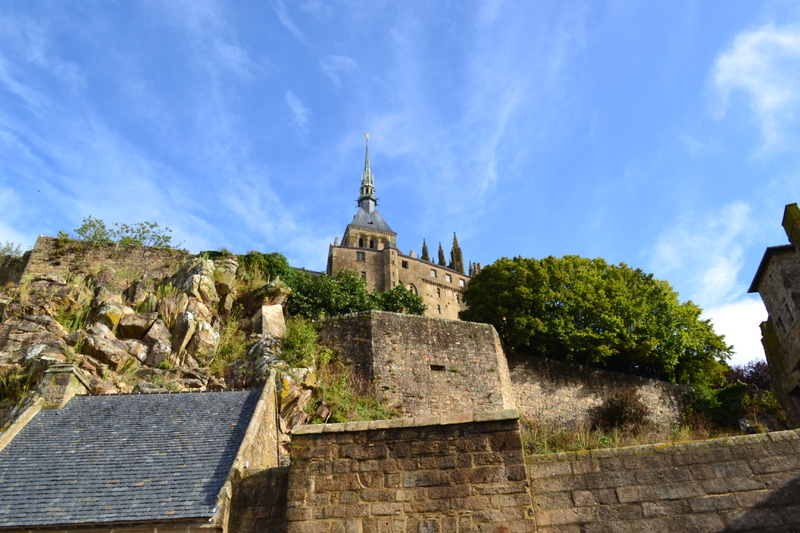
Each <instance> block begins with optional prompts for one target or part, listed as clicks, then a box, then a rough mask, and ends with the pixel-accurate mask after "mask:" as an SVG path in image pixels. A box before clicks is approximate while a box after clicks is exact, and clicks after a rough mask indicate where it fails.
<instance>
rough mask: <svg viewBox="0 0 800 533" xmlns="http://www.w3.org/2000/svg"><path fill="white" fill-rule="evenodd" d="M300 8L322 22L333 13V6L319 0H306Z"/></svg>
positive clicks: (328, 18)
mask: <svg viewBox="0 0 800 533" xmlns="http://www.w3.org/2000/svg"><path fill="white" fill-rule="evenodd" d="M301 8H302V9H303V11H305V12H307V13H311V15H313V16H314V17H315V18H316V19H317V20H319V21H322V22H326V21H328V20H330V19H331V15H332V14H333V8H332V7H331V6H329V5H328V4H326V3H325V2H322V1H321V0H308V2H306V3H305V4H303V5H302V6H301Z"/></svg>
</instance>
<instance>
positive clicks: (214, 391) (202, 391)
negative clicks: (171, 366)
mask: <svg viewBox="0 0 800 533" xmlns="http://www.w3.org/2000/svg"><path fill="white" fill-rule="evenodd" d="M254 390H258V387H250V388H241V389H214V390H181V391H163V392H161V391H154V392H147V391H145V392H142V391H139V392H107V393H86V394H76V395H75V397H88V396H145V395H153V396H157V395H159V394H160V395H166V394H202V393H219V392H242V391H254Z"/></svg>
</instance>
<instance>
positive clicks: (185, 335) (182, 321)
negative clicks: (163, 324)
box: [172, 311, 197, 355]
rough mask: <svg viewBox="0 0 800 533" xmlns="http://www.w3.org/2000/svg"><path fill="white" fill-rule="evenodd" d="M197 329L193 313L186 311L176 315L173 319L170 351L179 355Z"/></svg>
mask: <svg viewBox="0 0 800 533" xmlns="http://www.w3.org/2000/svg"><path fill="white" fill-rule="evenodd" d="M196 329H197V319H196V318H195V316H194V313H192V312H191V311H186V312H184V313H181V314H180V315H178V317H177V318H176V319H175V325H174V326H172V353H174V354H177V355H180V354H181V352H183V350H185V349H186V346H187V345H188V344H189V341H190V340H192V335H194V332H195V330H196Z"/></svg>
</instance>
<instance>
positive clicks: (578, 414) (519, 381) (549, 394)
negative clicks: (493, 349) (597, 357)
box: [508, 354, 692, 427]
mask: <svg viewBox="0 0 800 533" xmlns="http://www.w3.org/2000/svg"><path fill="white" fill-rule="evenodd" d="M508 366H509V370H510V373H511V383H512V385H513V390H514V397H515V399H516V403H517V409H518V410H519V411H520V414H521V415H522V416H523V417H524V418H529V419H531V420H537V421H541V422H545V423H549V424H552V425H554V426H556V427H573V426H577V425H580V424H582V423H585V422H587V421H588V420H589V419H590V417H591V413H592V410H593V409H594V408H596V407H598V406H600V405H601V404H602V403H603V401H604V400H605V399H606V398H608V397H610V396H611V395H612V394H614V392H615V391H618V390H620V389H622V388H632V389H635V390H636V391H637V392H638V393H639V395H640V397H641V398H642V401H643V402H644V403H645V404H646V405H647V406H648V407H650V409H651V414H650V418H651V420H652V421H653V422H654V423H656V424H659V425H669V424H675V423H678V422H680V418H681V411H682V409H683V406H684V405H685V402H686V401H687V400H688V399H689V395H690V394H691V391H692V388H691V387H688V386H686V385H677V384H675V383H669V382H666V381H658V380H654V379H647V378H641V377H638V376H631V375H629V374H621V373H619V372H610V371H608V370H600V369H597V368H591V367H587V366H582V365H576V364H569V363H564V362H561V361H554V360H551V359H542V358H539V357H532V356H521V355H513V354H512V355H510V356H509V358H508Z"/></svg>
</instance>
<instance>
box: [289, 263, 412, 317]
mask: <svg viewBox="0 0 800 533" xmlns="http://www.w3.org/2000/svg"><path fill="white" fill-rule="evenodd" d="M287 283H288V284H289V286H290V287H291V289H292V295H291V296H290V297H289V314H290V315H292V316H300V317H305V318H308V319H311V320H315V319H318V318H321V317H324V316H334V315H341V314H345V313H355V312H357V311H364V310H366V309H378V310H384V311H394V312H398V313H400V312H404V313H412V314H422V313H424V312H425V305H424V304H423V303H422V298H421V297H419V296H416V295H414V294H412V293H411V291H409V290H407V289H406V288H405V287H395V288H394V289H393V290H392V291H390V292H387V293H381V292H377V291H376V292H373V293H372V294H370V293H369V291H367V282H366V281H365V280H364V279H363V278H362V277H361V275H360V274H359V273H358V272H356V271H354V270H340V271H339V272H338V273H337V274H336V275H335V276H328V275H326V274H318V275H315V274H312V273H310V272H307V271H305V270H301V271H299V272H295V273H293V275H292V276H290V277H289V279H288V280H287Z"/></svg>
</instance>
